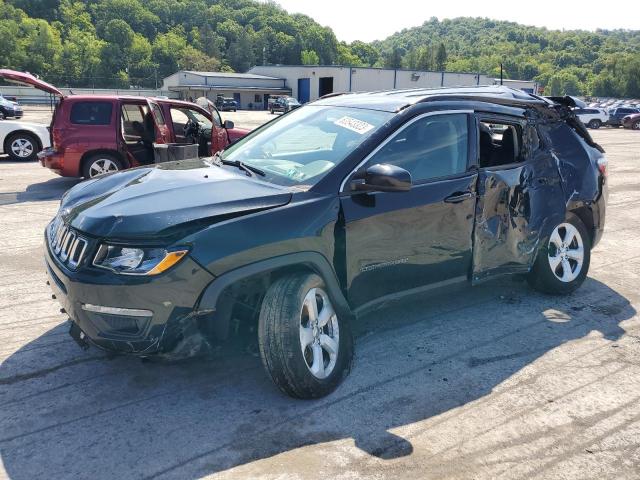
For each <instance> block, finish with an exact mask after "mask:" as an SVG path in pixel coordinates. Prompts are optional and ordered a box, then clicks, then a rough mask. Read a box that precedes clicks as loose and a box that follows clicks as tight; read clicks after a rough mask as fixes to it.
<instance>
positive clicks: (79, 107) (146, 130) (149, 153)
mask: <svg viewBox="0 0 640 480" xmlns="http://www.w3.org/2000/svg"><path fill="white" fill-rule="evenodd" d="M0 77H1V78H5V79H8V80H10V81H12V82H15V83H22V84H25V85H30V86H33V87H36V88H38V89H40V90H43V91H45V92H48V93H50V94H52V95H56V96H58V97H59V98H60V101H59V102H58V104H57V105H56V108H55V110H54V113H53V118H52V120H51V126H50V143H51V146H50V147H49V148H45V149H44V150H42V151H41V152H40V153H39V154H38V157H39V158H40V162H41V163H42V165H43V166H45V167H47V168H50V169H51V170H53V171H54V172H56V173H57V174H59V175H62V176H65V177H85V178H93V177H95V176H97V175H102V174H104V173H110V172H115V171H118V170H123V169H126V168H131V167H137V166H140V165H146V164H150V163H153V162H154V144H167V143H178V144H194V143H196V144H198V146H199V148H198V153H199V154H200V155H201V156H207V155H210V154H211V153H212V152H214V153H215V152H217V151H219V150H222V149H223V148H225V147H226V146H227V145H229V144H230V143H231V142H233V141H235V140H237V139H238V138H240V137H242V136H244V135H245V134H246V133H248V130H244V129H240V128H234V125H233V122H231V121H226V122H222V119H221V118H220V114H219V113H218V111H217V110H215V109H214V110H213V112H210V111H208V110H206V109H203V108H201V107H199V106H198V105H195V104H193V103H190V102H183V101H179V100H171V99H167V98H156V99H153V98H145V97H129V96H121V95H102V96H98V95H70V96H64V95H63V94H62V92H61V91H60V90H58V89H57V88H56V87H54V86H53V85H50V84H48V83H46V82H44V81H42V80H40V79H38V78H36V77H34V76H32V75H31V74H28V73H22V72H16V71H13V70H0ZM43 146H44V145H43Z"/></svg>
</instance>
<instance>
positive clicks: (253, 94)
mask: <svg viewBox="0 0 640 480" xmlns="http://www.w3.org/2000/svg"><path fill="white" fill-rule="evenodd" d="M162 89H163V90H167V91H169V92H176V93H178V94H179V95H180V98H183V99H188V98H189V97H191V98H193V99H196V98H198V97H207V98H209V99H210V100H212V101H215V100H216V97H218V96H219V95H222V96H223V97H228V98H235V100H236V102H238V107H239V108H241V109H250V110H263V109H266V105H267V99H268V98H269V95H291V89H290V88H289V87H288V86H287V85H286V80H285V79H284V78H275V77H271V76H265V75H256V74H253V73H227V72H192V71H188V70H180V71H179V72H176V73H174V74H173V75H169V76H168V77H166V78H165V79H164V80H163V83H162Z"/></svg>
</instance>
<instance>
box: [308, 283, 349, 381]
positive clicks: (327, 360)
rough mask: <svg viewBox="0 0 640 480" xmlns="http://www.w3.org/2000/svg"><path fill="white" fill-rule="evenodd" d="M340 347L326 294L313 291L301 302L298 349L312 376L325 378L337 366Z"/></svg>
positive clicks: (337, 330) (338, 332) (336, 324)
mask: <svg viewBox="0 0 640 480" xmlns="http://www.w3.org/2000/svg"><path fill="white" fill-rule="evenodd" d="M339 345H340V331H339V327H338V317H337V316H336V312H335V310H334V308H333V305H332V304H331V301H330V300H329V297H328V295H327V293H326V292H325V291H324V290H322V289H321V288H312V289H311V290H309V292H307V294H306V295H305V297H304V300H303V302H302V312H301V314H300V347H301V348H302V356H303V357H304V361H305V363H306V365H307V368H308V369H309V371H310V372H311V374H312V375H313V376H314V377H316V378H319V379H323V378H327V377H328V376H329V375H331V372H332V371H333V369H334V368H335V366H336V361H337V358H338V349H339Z"/></svg>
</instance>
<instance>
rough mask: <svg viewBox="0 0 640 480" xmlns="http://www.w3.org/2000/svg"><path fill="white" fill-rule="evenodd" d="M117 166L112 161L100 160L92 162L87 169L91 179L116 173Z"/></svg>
mask: <svg viewBox="0 0 640 480" xmlns="http://www.w3.org/2000/svg"><path fill="white" fill-rule="evenodd" d="M117 171H118V165H116V163H115V162H114V161H113V160H110V159H108V158H100V159H98V160H96V161H94V162H93V163H92V164H91V167H89V176H90V177H91V178H93V177H97V176H98V175H104V174H105V173H110V172H117Z"/></svg>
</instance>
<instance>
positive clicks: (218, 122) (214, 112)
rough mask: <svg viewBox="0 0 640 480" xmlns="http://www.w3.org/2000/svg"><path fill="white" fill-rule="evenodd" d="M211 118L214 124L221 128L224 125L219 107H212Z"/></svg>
mask: <svg viewBox="0 0 640 480" xmlns="http://www.w3.org/2000/svg"><path fill="white" fill-rule="evenodd" d="M211 119H212V120H213V124H214V125H215V126H216V127H218V128H220V127H222V119H221V118H220V112H218V109H217V108H215V107H213V108H212V109H211Z"/></svg>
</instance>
